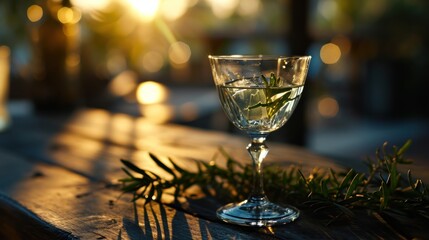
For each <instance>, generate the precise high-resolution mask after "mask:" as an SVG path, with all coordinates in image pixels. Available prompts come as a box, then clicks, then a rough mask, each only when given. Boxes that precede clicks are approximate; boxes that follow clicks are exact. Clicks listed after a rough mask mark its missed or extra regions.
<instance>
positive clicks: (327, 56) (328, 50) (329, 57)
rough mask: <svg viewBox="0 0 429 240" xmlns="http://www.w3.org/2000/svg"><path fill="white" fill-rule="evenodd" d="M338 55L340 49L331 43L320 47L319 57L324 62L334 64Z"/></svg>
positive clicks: (339, 55) (338, 58) (338, 57)
mask: <svg viewBox="0 0 429 240" xmlns="http://www.w3.org/2000/svg"><path fill="white" fill-rule="evenodd" d="M340 57H341V50H340V48H339V47H338V46H337V45H335V44H333V43H327V44H325V45H323V46H322V48H321V49H320V59H322V62H323V63H325V64H335V63H337V62H338V60H340Z"/></svg>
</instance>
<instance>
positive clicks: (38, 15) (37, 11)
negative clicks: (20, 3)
mask: <svg viewBox="0 0 429 240" xmlns="http://www.w3.org/2000/svg"><path fill="white" fill-rule="evenodd" d="M42 17H43V9H42V7H40V6H39V5H31V6H30V7H28V9H27V18H28V20H30V21H31V22H37V21H39V20H40V19H42Z"/></svg>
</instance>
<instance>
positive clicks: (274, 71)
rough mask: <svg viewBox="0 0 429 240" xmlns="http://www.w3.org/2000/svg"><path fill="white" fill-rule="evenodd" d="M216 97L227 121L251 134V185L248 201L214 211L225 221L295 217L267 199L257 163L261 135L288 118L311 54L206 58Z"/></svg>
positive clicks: (272, 221)
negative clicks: (208, 62)
mask: <svg viewBox="0 0 429 240" xmlns="http://www.w3.org/2000/svg"><path fill="white" fill-rule="evenodd" d="M208 58H209V61H210V66H211V70H212V74H213V79H214V82H215V84H216V88H217V91H218V94H219V98H220V102H221V105H222V107H223V110H224V111H225V113H226V115H227V116H228V118H229V120H230V121H231V122H232V123H233V124H234V125H235V126H236V127H237V128H239V129H240V130H242V131H244V132H246V133H247V134H248V135H249V137H250V138H251V142H250V144H249V145H248V146H247V151H248V152H249V154H250V156H251V158H252V160H253V189H252V192H251V194H250V196H249V198H248V199H247V200H244V201H242V202H240V203H230V204H227V205H225V206H223V207H221V208H219V209H218V210H217V216H218V217H219V218H220V219H222V220H223V221H225V222H228V223H233V224H238V225H243V226H258V227H262V226H272V225H278V224H285V223H289V222H292V221H294V220H295V219H297V218H298V217H299V211H298V209H296V208H294V207H292V206H288V205H279V204H275V203H272V202H270V201H269V200H268V198H267V196H266V195H265V192H264V187H263V180H262V179H263V178H262V162H263V160H264V158H265V157H266V156H267V154H268V150H269V149H268V147H267V145H266V144H265V139H266V138H267V136H268V134H269V133H270V132H272V131H275V130H277V129H279V128H280V127H282V126H283V125H284V124H285V123H286V121H287V120H288V119H289V118H290V117H291V115H292V113H293V111H294V109H295V107H296V105H297V104H298V101H299V99H300V96H301V94H302V91H303V89H304V83H305V79H306V76H307V71H308V67H309V64H310V60H311V57H310V56H297V57H283V56H266V55H224V56H213V55H210V56H209V57H208Z"/></svg>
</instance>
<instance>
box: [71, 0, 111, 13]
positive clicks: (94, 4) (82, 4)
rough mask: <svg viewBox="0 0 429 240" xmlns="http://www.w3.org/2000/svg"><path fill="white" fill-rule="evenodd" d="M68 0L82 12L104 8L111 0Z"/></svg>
mask: <svg viewBox="0 0 429 240" xmlns="http://www.w3.org/2000/svg"><path fill="white" fill-rule="evenodd" d="M70 2H71V4H72V6H76V7H78V8H80V9H81V10H82V11H84V12H91V11H97V10H98V11H102V10H104V9H106V8H107V7H108V6H109V4H110V2H111V0H70Z"/></svg>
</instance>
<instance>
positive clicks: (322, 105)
mask: <svg viewBox="0 0 429 240" xmlns="http://www.w3.org/2000/svg"><path fill="white" fill-rule="evenodd" d="M317 109H318V111H319V114H320V115H321V116H323V117H326V118H332V117H335V116H337V114H338V111H339V106H338V102H337V100H335V99H334V98H332V97H323V98H322V99H320V100H319V101H318V104H317Z"/></svg>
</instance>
